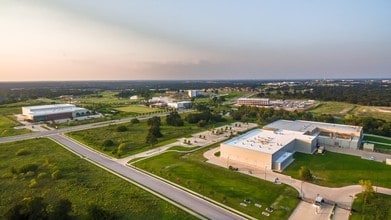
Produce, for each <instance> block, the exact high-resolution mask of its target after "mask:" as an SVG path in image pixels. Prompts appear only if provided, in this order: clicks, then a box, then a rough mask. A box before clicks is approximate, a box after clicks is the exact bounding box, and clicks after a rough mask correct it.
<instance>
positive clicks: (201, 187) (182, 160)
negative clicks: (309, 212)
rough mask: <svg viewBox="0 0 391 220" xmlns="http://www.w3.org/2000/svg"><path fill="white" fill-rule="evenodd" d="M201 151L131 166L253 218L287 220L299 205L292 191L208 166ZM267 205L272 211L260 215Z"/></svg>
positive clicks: (176, 154)
mask: <svg viewBox="0 0 391 220" xmlns="http://www.w3.org/2000/svg"><path fill="white" fill-rule="evenodd" d="M204 152H205V149H203V150H198V151H196V152H194V153H178V152H167V153H164V154H161V155H158V156H156V157H152V158H148V159H145V160H141V161H139V162H136V163H134V164H133V165H135V166H137V167H139V168H141V169H144V170H147V171H148V172H151V173H154V174H156V175H159V176H161V177H163V178H165V179H168V180H170V181H172V182H175V183H177V184H179V185H182V186H184V187H186V188H188V189H191V190H193V191H195V192H197V193H200V194H202V195H204V196H207V197H209V198H211V199H213V200H215V201H218V202H220V203H223V204H225V205H227V206H230V207H232V208H234V209H237V210H239V211H241V212H243V213H246V214H248V215H251V216H253V217H255V218H261V219H262V218H264V219H288V218H289V216H290V214H291V213H292V211H293V210H294V209H295V208H296V206H297V204H298V203H299V200H298V199H297V196H298V195H299V194H298V192H297V191H296V190H295V189H293V188H291V187H289V186H287V185H284V184H281V185H276V184H273V183H270V182H266V181H263V180H260V179H258V178H254V177H251V176H248V175H245V174H241V173H238V172H235V171H230V170H228V169H225V168H221V167H218V166H215V165H212V164H208V163H206V162H205V158H203V156H202V154H203V153H204ZM245 199H250V200H251V203H249V204H247V207H244V206H241V205H240V203H243V201H244V200H245ZM255 203H257V204H260V205H262V207H261V208H259V207H256V206H255ZM269 206H273V207H274V208H275V210H274V212H273V213H271V214H270V216H269V217H266V216H264V215H262V214H261V213H262V212H263V211H265V208H266V207H269Z"/></svg>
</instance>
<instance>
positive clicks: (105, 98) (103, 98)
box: [77, 91, 133, 105]
mask: <svg viewBox="0 0 391 220" xmlns="http://www.w3.org/2000/svg"><path fill="white" fill-rule="evenodd" d="M117 94H118V92H111V91H104V92H99V93H97V94H93V95H85V96H82V97H79V98H77V101H78V102H80V103H81V104H93V103H94V104H110V105H128V104H131V103H132V102H133V101H132V100H130V99H124V98H119V97H116V96H115V95H117Z"/></svg>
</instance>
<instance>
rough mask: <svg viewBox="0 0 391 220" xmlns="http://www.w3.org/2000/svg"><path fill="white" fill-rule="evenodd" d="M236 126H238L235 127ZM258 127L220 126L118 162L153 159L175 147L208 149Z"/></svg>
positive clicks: (247, 125)
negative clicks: (232, 136)
mask: <svg viewBox="0 0 391 220" xmlns="http://www.w3.org/2000/svg"><path fill="white" fill-rule="evenodd" d="M235 125H236V126H235ZM256 127H258V125H257V124H255V123H242V122H235V123H232V124H230V125H224V126H220V127H218V128H214V129H211V130H208V131H202V132H199V133H196V134H193V135H192V136H191V137H189V138H180V139H178V140H177V141H176V142H174V143H171V144H167V145H164V146H161V147H157V148H154V149H151V150H148V151H144V152H141V153H139V154H135V155H131V156H128V157H125V158H121V159H118V160H117V162H118V163H121V164H124V165H126V164H127V163H128V161H130V160H134V159H137V158H146V157H153V156H156V155H158V154H161V153H164V152H166V151H167V150H168V149H169V148H171V147H174V146H182V147H188V148H189V150H191V149H193V148H194V147H206V146H210V145H212V144H214V143H217V142H220V141H223V140H226V139H228V138H229V135H230V132H232V133H233V134H237V133H238V132H245V131H247V130H250V129H253V128H256ZM213 130H214V131H223V132H222V133H220V134H217V133H213V132H212V131H213ZM185 140H186V142H190V144H187V143H186V144H185V143H184V142H185Z"/></svg>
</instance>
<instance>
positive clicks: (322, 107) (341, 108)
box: [310, 102, 355, 116]
mask: <svg viewBox="0 0 391 220" xmlns="http://www.w3.org/2000/svg"><path fill="white" fill-rule="evenodd" d="M354 108H355V105H354V104H350V103H346V102H323V103H321V104H319V105H318V106H317V107H316V108H314V109H311V110H310V112H312V113H315V114H331V115H342V116H343V115H345V114H347V113H349V111H351V110H353V109H354Z"/></svg>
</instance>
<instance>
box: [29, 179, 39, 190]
mask: <svg viewBox="0 0 391 220" xmlns="http://www.w3.org/2000/svg"><path fill="white" fill-rule="evenodd" d="M37 186H38V182H37V180H36V179H31V180H30V184H29V187H30V188H35V187H37Z"/></svg>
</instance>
